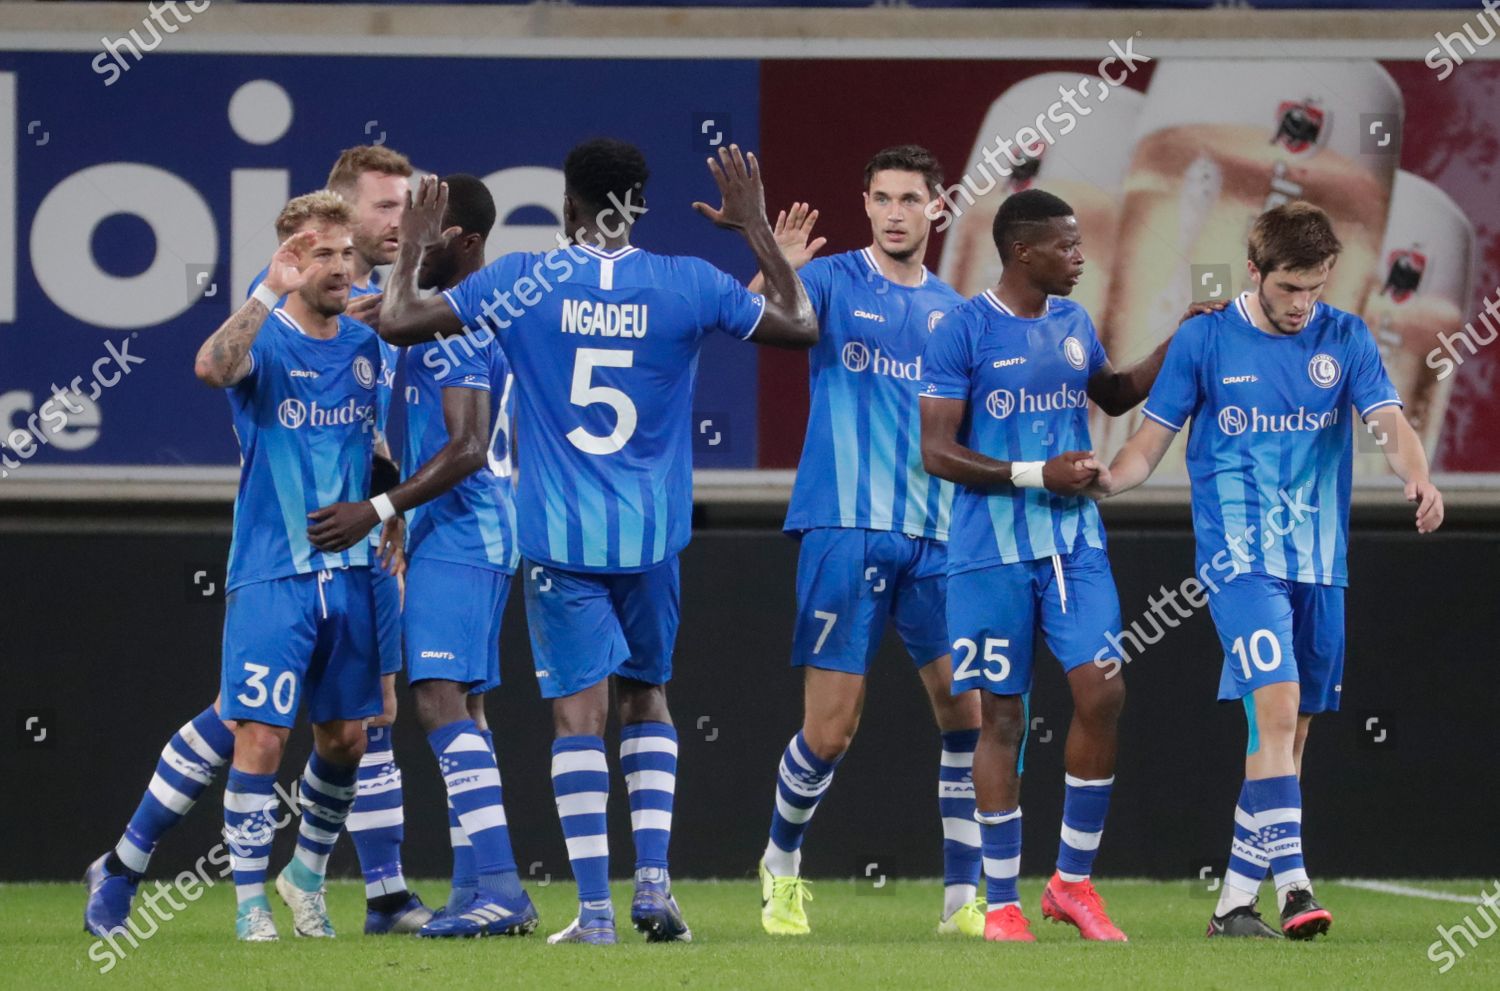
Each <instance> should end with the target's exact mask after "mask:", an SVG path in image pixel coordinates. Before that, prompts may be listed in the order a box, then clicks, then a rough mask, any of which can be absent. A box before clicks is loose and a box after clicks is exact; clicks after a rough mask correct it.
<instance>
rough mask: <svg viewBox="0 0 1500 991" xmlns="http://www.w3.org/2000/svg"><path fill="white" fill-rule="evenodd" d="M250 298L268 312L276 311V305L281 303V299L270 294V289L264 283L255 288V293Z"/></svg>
mask: <svg viewBox="0 0 1500 991" xmlns="http://www.w3.org/2000/svg"><path fill="white" fill-rule="evenodd" d="M250 298H251V299H253V300H255V301H256V302H257V303H259V304H260V305H261V306H264V307H265V308H266V309H268V310H274V309H276V304H277V303H279V302H281V297H280V296H278V295H276V294H275V293H274V292H272V291H271V287H270V286H268V285H266V284H265V283H264V282H262V283H261V284H260V285H258V286H256V287H255V291H254V292H253V293H251V294H250Z"/></svg>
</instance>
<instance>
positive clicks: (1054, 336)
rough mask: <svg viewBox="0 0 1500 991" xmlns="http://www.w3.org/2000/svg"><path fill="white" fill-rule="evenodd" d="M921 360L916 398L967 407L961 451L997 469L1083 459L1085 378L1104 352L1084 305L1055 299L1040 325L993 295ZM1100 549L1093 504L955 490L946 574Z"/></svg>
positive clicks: (954, 314)
mask: <svg viewBox="0 0 1500 991" xmlns="http://www.w3.org/2000/svg"><path fill="white" fill-rule="evenodd" d="M922 360H923V370H922V371H923V376H922V378H923V382H924V387H923V393H922V394H923V395H926V396H936V397H938V398H941V399H963V400H966V401H967V402H968V404H969V408H968V412H967V413H966V415H965V416H964V420H963V424H962V426H961V428H960V430H959V435H958V441H959V443H961V444H963V445H964V446H965V447H967V448H969V449H970V450H973V451H978V452H979V453H980V454H983V455H986V456H988V457H991V458H994V459H995V460H997V461H1045V460H1047V459H1048V458H1050V457H1053V456H1054V455H1058V454H1061V453H1063V452H1064V451H1087V450H1091V449H1092V448H1093V442H1092V441H1091V440H1090V439H1089V415H1088V414H1089V411H1088V404H1089V399H1088V383H1089V378H1090V376H1092V375H1093V374H1094V373H1095V372H1096V371H1098V370H1099V369H1100V368H1101V367H1102V366H1103V365H1104V363H1105V361H1106V359H1105V356H1104V347H1103V346H1102V345H1101V344H1100V343H1099V336H1098V334H1096V333H1095V331H1094V323H1093V321H1092V320H1090V319H1089V315H1088V313H1087V312H1085V310H1084V309H1083V307H1082V306H1079V305H1078V304H1077V303H1075V302H1073V301H1072V300H1070V299H1065V298H1063V297H1059V296H1053V297H1050V298H1049V299H1048V300H1047V311H1046V312H1045V313H1044V314H1043V315H1042V316H1040V317H1036V318H1034V319H1027V318H1023V317H1018V316H1016V315H1015V314H1014V313H1012V312H1011V311H1010V309H1009V308H1008V307H1007V306H1006V305H1005V304H1004V303H1002V302H1001V301H1000V299H999V298H998V297H997V296H996V295H995V294H994V292H993V291H986V292H985V293H983V294H982V295H979V296H976V297H974V298H973V299H971V300H969V301H968V302H966V303H963V304H962V305H960V306H958V307H956V308H954V309H953V310H950V311H949V312H948V315H947V316H945V317H943V318H942V319H941V320H940V321H938V325H937V328H936V329H935V330H934V331H933V332H932V339H931V340H929V341H928V342H927V350H926V352H925V353H924V354H923V356H922ZM1084 546H1087V547H1098V548H1101V549H1102V548H1103V547H1104V527H1103V526H1102V524H1101V523H1100V521H1099V510H1098V508H1097V507H1096V506H1095V505H1094V502H1093V500H1091V499H1088V498H1085V497H1084V496H1062V495H1056V494H1054V493H1051V492H1048V491H1047V490H1046V489H1039V488H1038V489H1032V488H1018V487H1016V486H1012V485H1005V486H1002V487H1000V488H998V489H994V490H986V491H981V490H977V489H970V488H968V487H966V486H962V485H961V486H959V487H958V494H957V496H956V497H955V498H954V501H953V526H952V532H951V533H950V535H949V538H948V573H949V574H958V573H959V572H962V571H970V570H973V569H975V568H984V567H989V566H990V565H995V564H1014V563H1016V562H1017V561H1034V560H1036V559H1037V558H1043V557H1051V556H1052V555H1054V554H1069V553H1072V552H1073V551H1074V550H1077V549H1078V548H1079V547H1084Z"/></svg>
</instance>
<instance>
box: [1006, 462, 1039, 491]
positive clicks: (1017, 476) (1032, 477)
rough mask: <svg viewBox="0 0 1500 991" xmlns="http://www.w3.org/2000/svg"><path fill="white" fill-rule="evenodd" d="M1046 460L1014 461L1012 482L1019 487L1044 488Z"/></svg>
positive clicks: (1011, 472) (1011, 470) (1011, 464)
mask: <svg viewBox="0 0 1500 991" xmlns="http://www.w3.org/2000/svg"><path fill="white" fill-rule="evenodd" d="M1046 463H1047V462H1045V461H1012V462H1011V463H1010V484H1012V485H1014V486H1015V487H1016V488H1018V489H1039V488H1042V465H1044V464H1046Z"/></svg>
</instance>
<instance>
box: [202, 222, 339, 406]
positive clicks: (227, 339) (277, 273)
mask: <svg viewBox="0 0 1500 991" xmlns="http://www.w3.org/2000/svg"><path fill="white" fill-rule="evenodd" d="M317 239H318V233H317V231H302V232H301V233H299V234H293V235H292V236H291V237H289V238H287V239H286V241H284V242H283V243H282V244H281V246H280V247H278V248H277V249H276V254H274V255H272V256H271V265H270V267H269V269H268V270H267V272H266V278H265V281H263V282H262V283H261V285H263V286H265V287H266V288H267V289H269V290H270V291H271V292H273V293H275V294H276V296H277V297H278V298H280V297H282V296H285V295H287V294H288V293H292V292H296V291H297V290H298V289H300V288H302V287H303V286H304V285H306V284H307V282H308V280H309V279H312V278H314V277H315V276H316V275H317V274H318V272H317V269H319V268H321V267H322V265H321V263H317V264H313V265H309V266H308V267H307V268H305V269H302V270H300V271H299V270H298V264H299V262H300V260H301V251H302V249H303V248H304V247H306V246H308V245H310V244H312V243H313V242H314V241H316V240H317ZM269 313H270V310H269V309H267V307H266V304H265V303H262V302H261V301H260V300H258V299H256V298H255V297H254V296H252V297H250V298H249V299H247V300H245V305H244V306H241V307H240V308H239V309H238V310H236V311H235V312H234V315H233V316H231V317H230V318H229V319H228V320H225V321H224V322H223V323H222V324H221V325H220V326H219V329H218V330H216V331H214V332H213V333H212V334H211V335H209V338H208V340H206V341H204V342H203V346H202V347H200V348H199V349H198V360H197V361H196V362H195V363H194V365H193V371H194V373H195V374H197V376H198V380H199V381H201V382H202V383H203V384H204V385H211V386H213V387H214V388H216V389H223V388H227V387H228V386H231V385H234V384H235V383H236V382H239V381H240V380H241V379H243V378H244V377H245V376H246V375H249V374H250V368H251V365H250V345H252V344H254V343H255V335H256V334H257V333H258V332H259V331H260V328H261V325H262V324H264V323H265V322H266V316H267V315H268V314H269Z"/></svg>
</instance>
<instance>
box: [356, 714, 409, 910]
mask: <svg viewBox="0 0 1500 991" xmlns="http://www.w3.org/2000/svg"><path fill="white" fill-rule="evenodd" d="M365 740H366V744H365V755H364V757H363V758H362V759H361V760H360V762H359V784H358V791H356V792H355V795H354V807H353V808H352V809H350V810H349V819H348V821H347V822H346V823H345V824H344V828H345V829H347V830H348V831H349V838H350V839H351V840H353V841H354V852H355V853H357V854H358V855H359V868H360V871H361V873H363V874H364V877H365V897H366V898H380V897H382V896H385V895H404V894H405V893H406V878H404V877H402V875H401V841H402V839H403V838H404V834H405V823H406V818H405V814H404V812H403V809H402V803H403V795H402V789H401V768H400V767H399V766H398V765H397V764H396V754H395V752H394V751H393V750H392V749H391V728H390V727H389V726H370V727H367V728H366V729H365Z"/></svg>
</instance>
